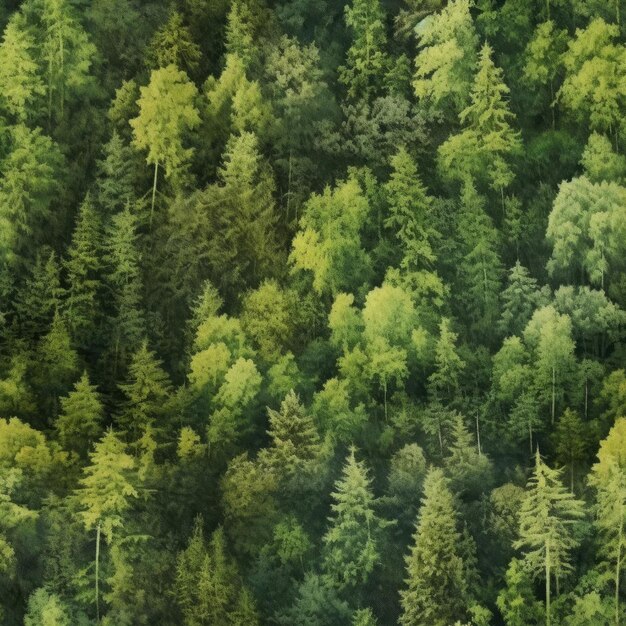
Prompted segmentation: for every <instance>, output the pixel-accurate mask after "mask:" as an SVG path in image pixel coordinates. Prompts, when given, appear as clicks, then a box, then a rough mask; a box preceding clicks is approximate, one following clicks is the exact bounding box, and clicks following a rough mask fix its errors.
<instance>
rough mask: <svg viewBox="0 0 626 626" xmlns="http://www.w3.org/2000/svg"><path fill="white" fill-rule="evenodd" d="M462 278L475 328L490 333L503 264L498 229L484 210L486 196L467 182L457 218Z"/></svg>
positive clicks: (496, 305) (496, 307)
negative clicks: (499, 252)
mask: <svg viewBox="0 0 626 626" xmlns="http://www.w3.org/2000/svg"><path fill="white" fill-rule="evenodd" d="M458 229H459V230H458V232H459V239H460V246H459V248H460V252H461V254H462V255H463V256H462V258H461V260H460V262H459V265H460V267H459V274H460V278H461V282H460V285H462V287H460V289H459V291H462V292H463V295H462V296H461V297H462V299H463V300H465V305H466V307H465V310H466V312H467V313H468V314H469V316H470V318H471V320H472V322H473V327H474V328H476V329H477V330H479V331H480V332H481V333H485V334H486V333H490V332H491V329H492V327H493V326H494V324H495V322H496V320H497V317H498V312H499V302H498V294H499V293H500V276H501V273H502V265H501V262H500V256H499V254H498V249H497V244H498V231H497V230H496V229H495V228H494V226H493V223H492V221H491V219H490V218H489V216H488V215H487V213H486V212H485V202H484V199H483V198H482V197H481V196H480V195H479V194H478V193H476V189H475V188H474V186H473V184H472V183H471V182H469V181H466V184H465V186H464V189H463V194H462V197H461V211H460V214H459V220H458Z"/></svg>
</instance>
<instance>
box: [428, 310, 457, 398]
mask: <svg viewBox="0 0 626 626" xmlns="http://www.w3.org/2000/svg"><path fill="white" fill-rule="evenodd" d="M456 339H457V335H456V333H454V332H453V331H452V330H451V329H450V320H449V319H447V318H443V319H442V320H441V323H440V324H439V338H438V340H437V344H436V346H435V371H434V372H433V373H432V374H431V375H430V376H429V377H428V388H429V391H430V393H431V395H432V396H433V398H436V399H438V400H440V401H446V402H450V401H452V400H454V398H455V395H456V392H457V390H458V387H459V375H460V374H461V372H462V371H463V368H464V367H465V363H464V362H463V360H462V359H461V357H460V356H459V355H458V353H457V350H456V345H455V344H456Z"/></svg>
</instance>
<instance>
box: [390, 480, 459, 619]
mask: <svg viewBox="0 0 626 626" xmlns="http://www.w3.org/2000/svg"><path fill="white" fill-rule="evenodd" d="M413 541H414V543H413V546H412V548H411V552H410V554H409V555H408V556H407V557H406V564H407V578H406V584H407V589H405V590H403V591H402V592H401V594H400V595H401V604H402V615H401V617H400V624H402V626H422V625H426V624H428V626H450V624H454V623H455V621H456V620H461V621H463V619H464V617H465V615H466V611H467V602H466V596H467V590H466V581H465V580H464V563H463V560H462V558H461V555H460V553H459V544H460V542H461V534H460V533H459V531H458V530H457V512H456V510H455V506H454V499H453V496H452V493H451V492H450V489H449V487H448V484H447V481H446V479H445V477H444V475H443V472H442V471H441V470H440V469H437V468H432V469H431V470H430V471H429V473H428V475H427V476H426V480H425V481H424V497H423V498H422V507H421V509H420V512H419V515H418V518H417V527H416V530H415V535H414V536H413Z"/></svg>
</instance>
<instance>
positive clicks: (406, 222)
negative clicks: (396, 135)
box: [385, 147, 437, 270]
mask: <svg viewBox="0 0 626 626" xmlns="http://www.w3.org/2000/svg"><path fill="white" fill-rule="evenodd" d="M391 167H392V168H393V171H392V173H391V177H390V178H389V181H388V182H387V183H386V184H385V191H386V193H387V198H388V202H389V212H390V215H389V217H388V218H387V219H386V220H385V226H386V227H387V228H391V229H392V231H393V232H394V234H395V236H396V239H397V240H398V242H399V243H400V246H401V249H402V253H403V257H402V261H401V265H402V266H403V267H404V268H406V269H414V270H419V269H424V268H430V267H432V265H433V263H434V261H435V259H436V255H435V253H434V250H433V244H434V243H435V241H436V237H437V233H436V232H434V229H433V226H432V224H431V223H430V222H431V217H430V215H429V213H430V211H431V209H432V202H433V201H432V198H431V197H430V196H429V195H428V192H427V190H426V188H425V187H424V185H423V184H422V181H421V180H420V178H419V174H418V171H417V166H416V165H415V162H414V161H413V159H412V158H411V156H410V155H409V153H408V152H407V150H406V148H404V147H401V148H400V149H399V150H398V152H397V153H396V155H395V156H394V157H393V158H392V159H391Z"/></svg>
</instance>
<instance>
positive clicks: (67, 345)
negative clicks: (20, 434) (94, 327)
mask: <svg viewBox="0 0 626 626" xmlns="http://www.w3.org/2000/svg"><path fill="white" fill-rule="evenodd" d="M37 357H38V367H37V370H36V373H35V375H34V376H33V379H34V382H35V383H36V384H37V386H38V388H39V391H40V396H41V403H42V405H43V406H45V407H46V410H47V412H48V415H56V413H57V399H58V397H59V396H60V395H63V394H65V393H67V391H68V390H69V388H70V386H71V384H72V381H73V380H74V379H75V377H76V374H77V373H78V371H79V370H78V355H77V354H76V351H75V350H74V348H73V347H72V342H71V338H70V334H69V332H68V328H67V326H66V324H65V321H64V319H63V317H61V315H59V313H58V312H56V313H55V314H54V318H53V319H52V324H51V325H50V330H49V331H48V333H47V334H46V335H44V336H43V337H42V338H41V341H40V342H39V346H38V348H37Z"/></svg>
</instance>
